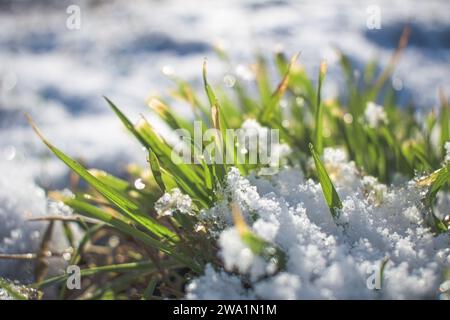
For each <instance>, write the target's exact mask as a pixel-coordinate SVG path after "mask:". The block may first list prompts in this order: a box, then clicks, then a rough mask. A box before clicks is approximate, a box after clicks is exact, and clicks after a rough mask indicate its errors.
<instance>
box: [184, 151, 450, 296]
mask: <svg viewBox="0 0 450 320" xmlns="http://www.w3.org/2000/svg"><path fill="white" fill-rule="evenodd" d="M344 155H345V154H344V153H343V152H342V151H340V150H334V149H327V150H325V157H324V161H325V165H326V167H327V169H328V170H329V171H330V172H333V173H334V176H333V181H334V182H335V185H336V188H337V191H338V193H339V195H340V197H341V199H342V201H343V209H342V211H341V213H340V217H339V219H340V221H338V222H336V221H334V220H333V218H332V216H331V214H330V211H329V209H328V207H327V206H326V204H325V201H324V200H323V195H322V191H321V188H320V185H319V184H318V183H315V182H313V181H311V180H305V178H303V175H302V174H301V172H299V171H298V170H295V169H284V170H281V171H280V172H279V173H278V174H277V175H274V176H272V177H264V178H260V177H256V176H253V175H251V176H249V177H247V178H244V177H241V176H240V175H239V173H238V171H237V170H235V169H232V170H231V171H230V173H229V175H228V180H227V181H228V187H227V188H226V189H225V190H224V192H225V196H224V198H225V199H226V198H230V199H233V200H234V201H236V202H237V203H239V205H240V207H241V208H242V211H243V213H244V215H245V217H246V219H247V222H248V223H249V224H250V226H251V227H252V229H253V231H254V232H256V233H257V234H258V235H259V236H261V237H263V238H265V239H266V240H268V241H273V242H274V243H275V244H277V245H278V246H280V247H281V248H282V249H283V250H284V252H285V253H286V254H287V257H288V259H287V266H286V269H285V270H284V271H282V272H280V273H277V274H273V271H274V269H273V268H271V266H270V262H266V261H265V260H263V258H261V257H258V256H255V255H254V254H253V253H252V252H251V251H250V250H249V248H248V247H247V246H246V245H245V244H244V243H243V242H242V241H241V239H240V237H239V235H238V233H237V231H236V230H235V227H234V226H233V223H232V222H231V221H230V215H231V213H230V210H229V209H228V207H227V205H226V203H224V202H221V203H218V204H217V205H216V206H215V207H214V208H212V209H211V210H209V211H207V212H203V217H204V219H205V220H206V221H208V218H210V219H211V221H213V222H215V221H220V223H218V224H216V225H217V226H218V227H219V228H223V231H221V232H218V234H219V236H218V237H219V245H220V248H221V249H220V253H219V255H220V257H221V258H222V259H223V261H224V266H225V270H219V271H213V270H212V268H211V267H208V268H207V272H206V275H205V276H202V277H199V278H197V279H195V280H193V281H192V283H191V284H190V285H189V286H188V293H187V297H188V298H192V299H204V298H208V296H209V295H211V294H214V296H215V297H219V298H220V299H229V298H235V297H236V295H240V296H241V297H242V298H248V297H257V298H263V299H319V298H321V299H342V298H349V299H352V298H359V299H371V298H382V299H390V298H393V299H406V298H413V299H417V298H437V297H438V288H439V285H440V284H441V282H443V281H444V279H443V271H444V270H445V268H448V267H450V247H449V245H450V236H449V235H448V234H441V235H439V236H437V237H434V236H433V234H432V233H431V231H430V230H429V228H428V227H427V225H426V224H425V222H424V219H423V215H424V214H425V213H426V210H425V209H424V208H423V205H422V203H421V201H420V200H421V197H422V196H423V195H424V192H425V190H421V189H419V188H418V187H416V185H415V183H414V182H413V181H411V182H408V183H406V184H404V185H402V186H395V187H394V186H386V185H383V184H380V183H379V182H377V180H376V179H375V178H373V177H361V174H360V173H359V172H358V171H357V170H356V168H355V166H354V164H353V163H352V162H348V161H347V160H346V159H345V157H343V156H344ZM287 177H290V179H287ZM446 196H448V194H446ZM224 201H225V200H224ZM209 214H210V216H209ZM216 219H218V220H216ZM385 258H386V259H389V260H388V262H387V264H386V268H385V270H384V278H383V282H382V288H381V290H379V291H378V290H371V289H369V287H370V286H368V285H367V283H368V282H369V283H370V281H371V280H370V279H369V277H370V276H371V275H373V274H379V272H378V271H377V272H374V271H373V270H377V268H378V269H379V267H380V264H381V261H382V260H383V259H385ZM227 271H228V272H230V271H234V272H238V273H239V275H236V274H235V273H229V274H228V276H227V277H225V275H224V274H225V272H227ZM221 279H223V280H221ZM231 279H233V280H231ZM239 283H241V286H239V285H238V284H239ZM244 283H247V284H248V283H249V284H250V288H249V289H246V287H248V285H247V286H244ZM219 292H220V294H219Z"/></svg>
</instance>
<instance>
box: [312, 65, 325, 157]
mask: <svg viewBox="0 0 450 320" xmlns="http://www.w3.org/2000/svg"><path fill="white" fill-rule="evenodd" d="M326 72H327V65H326V63H325V62H323V61H322V63H321V64H320V70H319V84H318V87H317V100H316V117H315V132H314V137H315V139H314V141H315V143H316V147H317V151H318V153H319V154H322V153H323V106H322V102H321V94H322V93H321V91H322V83H323V80H324V78H325V74H326Z"/></svg>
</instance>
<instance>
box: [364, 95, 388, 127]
mask: <svg viewBox="0 0 450 320" xmlns="http://www.w3.org/2000/svg"><path fill="white" fill-rule="evenodd" d="M364 117H365V119H366V121H367V123H368V124H369V126H370V127H372V128H378V127H379V126H380V125H382V124H387V114H386V112H385V111H384V109H383V106H380V105H378V104H376V103H374V102H372V101H369V102H367V106H366V110H365V111H364Z"/></svg>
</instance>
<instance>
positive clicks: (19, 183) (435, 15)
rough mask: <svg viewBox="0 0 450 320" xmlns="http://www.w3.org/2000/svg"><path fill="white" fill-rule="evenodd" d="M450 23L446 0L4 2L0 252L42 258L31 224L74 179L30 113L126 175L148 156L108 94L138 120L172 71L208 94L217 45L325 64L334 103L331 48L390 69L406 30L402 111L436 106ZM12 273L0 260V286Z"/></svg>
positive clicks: (448, 58)
mask: <svg viewBox="0 0 450 320" xmlns="http://www.w3.org/2000/svg"><path fill="white" fill-rule="evenodd" d="M73 4H75V5H78V6H79V7H80V9H81V28H80V29H79V30H70V29H68V28H67V26H66V21H67V18H68V16H69V14H67V12H66V9H67V7H68V6H70V5H73ZM370 5H378V7H379V8H380V10H381V11H380V13H381V29H380V30H369V29H368V28H367V26H366V21H367V18H368V13H367V8H368V7H369V6H370ZM449 21H450V3H449V2H448V1H446V0H442V1H437V0H434V1H419V0H417V1H395V0H379V1H344V0H324V1H317V0H316V1H294V0H264V1H257V0H222V1H206V0H205V1H194V0H182V1H175V0H171V1H170V0H168V1H164V0H160V1H156V0H155V1H143V0H135V1H125V0H124V1H118V0H117V1H100V0H99V1H94V0H92V1H81V0H78V1H77V0H70V1H48V0H47V1H44V0H43V1H27V0H17V1H8V0H7V1H0V30H1V31H0V252H28V251H29V250H30V249H33V248H35V246H36V241H35V240H34V239H35V238H33V237H37V235H38V233H37V232H41V231H42V224H38V223H30V222H26V221H25V219H26V217H27V216H29V215H43V214H48V213H49V212H50V210H51V209H49V206H48V204H47V203H46V199H45V193H44V190H45V189H49V188H50V189H51V188H59V187H63V186H64V185H65V183H66V178H67V170H66V169H65V167H64V166H63V165H62V164H60V163H59V161H58V160H56V159H55V158H54V157H53V156H50V155H49V152H48V151H47V150H46V149H45V148H44V146H43V145H42V143H40V142H39V141H38V139H37V138H36V135H35V134H33V133H32V132H31V130H30V128H29V126H28V125H26V123H25V120H24V117H23V113H24V112H27V113H30V114H31V115H32V116H33V118H34V119H35V121H36V122H37V123H38V125H39V126H40V127H41V129H42V130H43V131H44V133H45V134H46V135H47V136H48V138H49V139H50V140H51V141H52V142H54V143H55V144H56V145H58V146H59V147H61V148H62V149H63V150H65V151H67V152H68V153H69V154H70V155H72V156H75V157H78V158H81V159H82V160H83V161H84V162H85V163H87V164H89V166H94V167H99V168H102V169H107V170H112V171H114V172H120V171H121V169H122V168H123V166H124V165H125V164H126V163H128V162H129V161H135V162H138V163H142V164H143V163H144V160H145V155H144V153H143V152H142V150H141V148H140V147H139V145H138V144H137V143H135V142H133V139H130V138H129V137H128V136H127V135H126V134H125V131H124V130H123V128H122V126H121V124H120V123H119V121H117V119H116V118H115V117H114V115H113V114H112V112H111V111H110V110H109V109H108V108H107V106H106V104H105V102H104V101H103V99H102V97H101V96H102V95H106V96H108V97H110V98H111V99H112V100H113V101H115V102H116V103H117V104H118V105H119V106H121V107H122V108H124V110H125V112H126V113H127V114H128V115H129V116H130V117H131V118H132V119H138V117H139V113H144V114H146V113H147V112H148V111H147V109H146V106H145V103H144V101H145V98H146V97H147V96H148V95H150V94H152V93H155V92H162V93H165V92H167V88H168V87H169V86H170V85H171V82H170V80H168V79H167V78H166V77H165V76H164V75H162V74H161V69H162V68H163V67H164V66H170V68H171V69H173V71H174V72H175V73H176V74H177V75H179V76H180V77H183V78H186V79H190V80H192V81H194V82H196V83H197V84H199V83H200V71H201V63H202V61H203V58H204V57H208V58H209V69H210V70H209V73H210V74H211V78H212V80H213V81H215V82H216V83H217V82H218V81H221V79H222V77H223V72H224V71H226V70H225V69H224V67H223V65H221V64H219V62H218V60H217V59H216V58H215V55H214V53H213V50H212V45H213V44H214V43H218V42H220V43H221V44H222V45H223V46H224V48H225V49H226V50H227V51H228V52H229V53H230V54H231V57H232V60H233V61H234V62H235V63H236V64H238V63H241V64H242V63H247V62H250V61H252V58H253V55H254V53H255V51H256V50H260V51H261V52H263V53H264V54H266V55H268V56H269V55H270V54H271V53H272V52H273V51H274V50H275V48H278V47H280V46H281V47H283V48H284V50H285V51H286V52H287V53H289V54H292V53H294V52H297V51H301V59H300V60H301V62H302V63H304V64H305V66H306V68H307V70H309V71H311V72H313V71H314V70H316V69H317V66H318V64H319V63H320V60H321V59H327V61H328V63H329V72H330V76H329V77H328V79H327V83H326V92H327V94H329V95H332V94H333V93H335V92H336V91H337V85H336V84H335V83H336V82H335V81H334V80H335V79H336V80H338V79H339V77H338V73H339V66H338V65H337V64H336V63H335V62H336V61H335V59H336V57H335V55H334V53H333V52H334V51H333V48H335V47H337V48H339V49H341V50H343V51H344V52H346V53H347V54H349V55H350V56H351V58H352V59H353V60H354V61H356V62H357V63H359V64H362V63H365V62H367V61H369V60H370V59H373V58H376V59H380V61H381V62H382V63H386V62H387V61H388V58H389V57H390V55H391V54H392V52H393V50H394V48H395V46H396V42H397V40H398V37H399V35H400V32H401V29H402V27H403V25H404V24H405V23H406V22H411V24H412V37H411V41H410V46H409V47H408V49H407V50H406V51H405V53H404V55H403V57H402V60H401V62H400V64H399V66H398V68H397V70H396V73H395V79H396V85H397V87H398V88H399V89H400V93H401V94H402V96H403V99H404V101H408V100H412V101H414V102H415V104H417V105H419V106H422V107H433V106H434V105H435V104H436V96H437V88H438V87H443V88H444V89H445V90H446V92H447V93H449V92H450V83H449V82H448V75H449V71H450V42H449V41H450V24H449V23H450V22H449ZM170 68H166V69H170ZM182 111H183V110H181V112H182ZM12 269H13V267H12V264H11V263H6V262H5V261H1V260H0V276H1V275H5V274H8V275H9V274H10V273H11V272H9V271H11V270H12ZM14 269H15V268H14ZM7 271H8V272H7Z"/></svg>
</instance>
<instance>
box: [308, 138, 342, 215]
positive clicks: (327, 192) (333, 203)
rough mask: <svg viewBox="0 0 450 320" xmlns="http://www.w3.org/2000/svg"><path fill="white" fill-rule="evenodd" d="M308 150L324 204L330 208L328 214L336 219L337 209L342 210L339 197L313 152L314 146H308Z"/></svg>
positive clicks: (315, 153)
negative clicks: (314, 167)
mask: <svg viewBox="0 0 450 320" xmlns="http://www.w3.org/2000/svg"><path fill="white" fill-rule="evenodd" d="M309 150H310V151H311V154H312V156H313V159H314V163H315V165H316V170H317V176H318V178H319V182H320V185H321V186H322V192H323V196H324V198H325V202H326V203H327V205H328V208H330V212H331V215H332V216H333V218H338V215H339V211H338V209H342V202H341V199H340V198H339V195H338V193H337V191H336V189H335V187H334V185H333V183H332V182H331V179H330V176H329V175H328V173H327V171H326V169H325V166H324V165H323V163H322V161H321V160H320V157H319V155H318V154H317V152H316V151H315V150H314V146H313V145H312V143H310V144H309Z"/></svg>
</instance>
